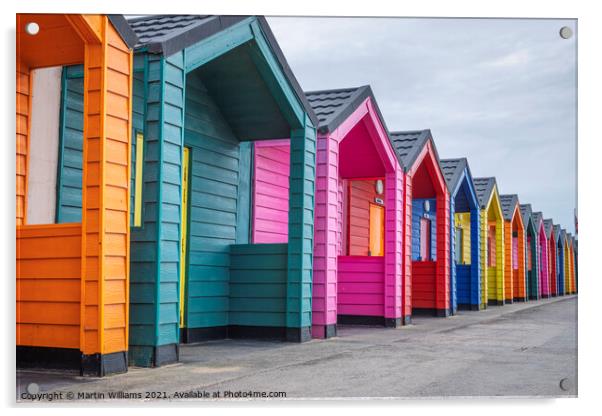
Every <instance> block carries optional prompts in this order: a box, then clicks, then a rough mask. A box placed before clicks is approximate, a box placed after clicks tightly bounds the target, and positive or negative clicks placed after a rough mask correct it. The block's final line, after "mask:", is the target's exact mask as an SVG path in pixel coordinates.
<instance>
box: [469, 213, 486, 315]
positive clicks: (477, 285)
mask: <svg viewBox="0 0 602 416" xmlns="http://www.w3.org/2000/svg"><path fill="white" fill-rule="evenodd" d="M480 230H481V215H480V213H479V207H478V204H477V206H476V207H475V208H474V209H471V210H470V238H471V240H472V239H474V240H472V241H471V242H470V246H471V247H470V251H471V259H470V262H471V270H470V276H471V277H470V303H471V309H472V310H477V311H478V310H481V291H482V290H483V284H482V280H481V273H483V269H482V265H481V255H482V251H481V238H482V236H481V232H480Z"/></svg>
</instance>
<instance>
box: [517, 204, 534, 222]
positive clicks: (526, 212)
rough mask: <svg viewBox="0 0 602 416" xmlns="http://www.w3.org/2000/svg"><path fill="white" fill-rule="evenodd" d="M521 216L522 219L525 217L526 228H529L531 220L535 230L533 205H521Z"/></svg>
mask: <svg viewBox="0 0 602 416" xmlns="http://www.w3.org/2000/svg"><path fill="white" fill-rule="evenodd" d="M520 215H521V217H523V224H525V227H527V226H528V224H529V220H531V226H532V227H533V228H535V225H534V224H533V218H532V215H533V212H532V210H531V204H521V205H520Z"/></svg>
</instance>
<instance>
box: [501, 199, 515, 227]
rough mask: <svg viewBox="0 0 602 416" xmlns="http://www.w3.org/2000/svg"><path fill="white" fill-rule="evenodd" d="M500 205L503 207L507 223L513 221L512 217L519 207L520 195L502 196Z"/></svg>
mask: <svg viewBox="0 0 602 416" xmlns="http://www.w3.org/2000/svg"><path fill="white" fill-rule="evenodd" d="M500 204H501V205H502V213H503V214H504V219H505V220H506V221H512V215H514V210H515V209H516V206H517V205H518V195H516V194H506V195H500Z"/></svg>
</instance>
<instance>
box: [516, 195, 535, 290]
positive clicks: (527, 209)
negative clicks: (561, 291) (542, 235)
mask: <svg viewBox="0 0 602 416" xmlns="http://www.w3.org/2000/svg"><path fill="white" fill-rule="evenodd" d="M520 212H521V216H522V217H523V224H525V230H526V232H525V236H526V238H525V246H526V248H525V259H526V275H527V297H528V298H529V299H530V300H537V299H539V298H540V294H539V267H540V265H539V255H538V253H539V251H538V249H537V241H538V232H537V229H536V228H535V221H534V219H533V211H532V209H531V204H521V205H520Z"/></svg>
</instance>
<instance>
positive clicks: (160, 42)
mask: <svg viewBox="0 0 602 416" xmlns="http://www.w3.org/2000/svg"><path fill="white" fill-rule="evenodd" d="M246 19H256V20H257V23H258V25H259V27H260V29H261V32H262V33H263V35H264V36H265V39H266V41H267V43H268V45H269V47H270V49H271V51H272V52H273V53H274V56H275V58H276V61H277V64H278V66H279V67H280V69H281V70H282V72H283V73H284V75H285V76H286V78H287V81H288V83H289V84H290V86H291V87H292V88H293V90H294V92H295V95H296V96H297V98H298V99H299V101H300V102H301V104H302V105H303V107H304V109H305V112H306V113H307V115H308V116H309V118H310V120H311V122H312V124H313V125H314V126H317V125H318V119H317V117H316V115H315V113H314V112H313V110H312V109H311V106H310V105H309V103H308V102H307V99H306V98H305V94H304V93H303V91H302V90H301V86H300V85H299V82H298V81H297V79H296V78H295V76H294V74H293V71H292V70H291V68H290V66H289V65H288V62H287V61H286V59H285V57H284V54H283V53H282V50H281V49H280V46H279V45H278V42H277V41H276V38H275V37H274V34H273V33H272V30H271V29H270V27H269V25H268V23H267V21H266V20H265V18H264V17H263V16H219V15H151V16H144V17H139V18H135V19H131V20H129V21H128V23H129V25H130V26H131V28H132V29H133V31H134V32H135V34H136V36H137V37H138V43H137V44H136V49H137V50H145V51H147V52H149V53H151V54H162V55H164V56H166V57H168V56H171V55H173V54H175V53H176V52H180V51H182V50H184V49H185V48H188V47H191V46H193V45H195V44H197V43H199V42H200V41H202V40H204V39H207V38H209V37H210V36H212V35H215V34H217V33H219V32H223V31H224V30H226V29H228V28H231V27H233V26H234V25H236V24H237V23H240V22H242V21H244V20H246Z"/></svg>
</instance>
